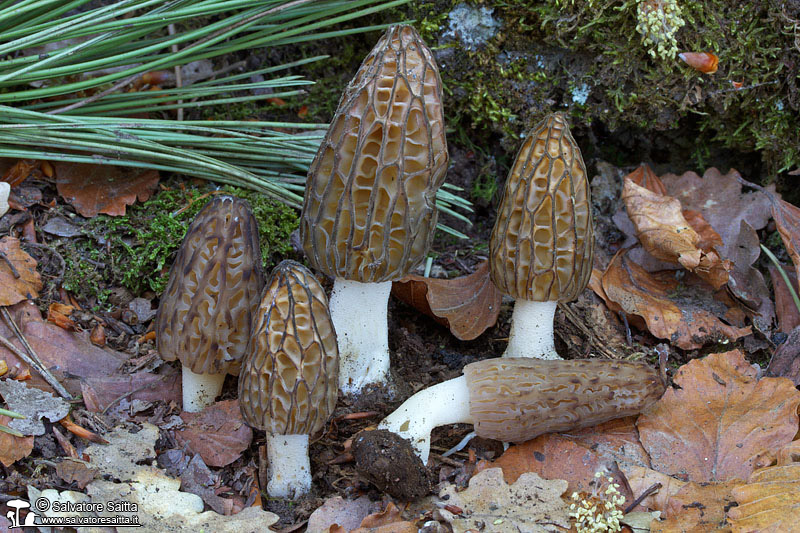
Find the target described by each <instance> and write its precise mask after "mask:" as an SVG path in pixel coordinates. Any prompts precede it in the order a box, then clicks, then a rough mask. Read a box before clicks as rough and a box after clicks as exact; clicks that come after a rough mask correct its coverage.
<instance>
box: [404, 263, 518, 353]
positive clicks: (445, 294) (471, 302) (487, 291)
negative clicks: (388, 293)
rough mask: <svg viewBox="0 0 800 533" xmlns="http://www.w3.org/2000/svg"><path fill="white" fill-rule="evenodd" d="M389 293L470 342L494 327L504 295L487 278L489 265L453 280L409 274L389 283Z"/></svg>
mask: <svg viewBox="0 0 800 533" xmlns="http://www.w3.org/2000/svg"><path fill="white" fill-rule="evenodd" d="M392 294H394V295H395V296H396V297H397V298H399V299H400V300H402V301H403V302H405V303H407V304H409V305H411V306H413V307H414V308H416V309H417V310H418V311H421V312H423V313H425V314H426V315H428V316H430V317H433V318H434V319H435V320H436V321H437V322H439V323H440V324H442V325H443V326H446V327H448V328H450V332H451V333H452V334H453V335H455V336H456V338H457V339H459V340H462V341H471V340H473V339H475V338H477V337H478V336H479V335H480V334H481V333H483V332H484V331H486V330H487V329H488V328H490V327H492V326H494V325H495V323H496V322H497V315H499V314H500V302H501V300H502V297H503V295H502V294H500V291H498V290H497V287H495V286H494V283H492V281H491V279H489V262H488V261H484V262H483V263H481V264H480V265H479V266H478V268H477V269H476V270H475V272H473V273H472V274H469V275H467V276H461V277H459V278H454V279H435V278H426V277H423V276H417V275H413V274H412V275H409V276H405V277H404V278H402V279H400V280H398V281H395V282H394V283H392Z"/></svg>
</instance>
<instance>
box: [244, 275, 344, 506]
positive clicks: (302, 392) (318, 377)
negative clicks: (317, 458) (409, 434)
mask: <svg viewBox="0 0 800 533" xmlns="http://www.w3.org/2000/svg"><path fill="white" fill-rule="evenodd" d="M338 374H339V352H338V349H337V346H336V332H335V331H334V329H333V323H332V321H331V319H330V314H329V312H328V299H327V297H326V296H325V291H324V290H323V289H322V286H321V285H320V284H319V282H318V281H317V279H316V278H315V277H314V275H313V274H312V273H311V272H309V270H308V269H307V268H306V267H304V266H303V265H301V264H299V263H296V262H294V261H288V260H287V261H283V262H281V263H280V264H279V265H278V266H277V267H275V270H274V271H273V273H272V276H271V277H270V279H269V281H268V282H267V287H266V288H265V290H264V296H263V298H262V299H261V304H260V305H259V307H258V310H257V312H256V317H255V322H254V323H253V336H252V338H251V339H250V344H248V347H247V355H246V357H245V360H244V363H243V366H242V372H241V375H240V376H239V406H240V408H241V411H242V416H243V417H244V420H245V422H247V423H248V424H249V425H251V426H253V427H255V428H258V429H263V430H265V431H266V432H267V457H268V459H269V482H268V484H267V492H268V493H269V495H270V496H273V497H278V498H296V497H298V496H300V495H302V494H305V493H306V492H308V491H309V490H310V488H311V466H310V463H309V458H308V439H309V435H313V434H314V433H317V432H319V431H320V430H321V429H322V428H323V427H324V425H325V421H326V420H327V419H328V417H329V416H330V415H331V413H333V409H334V407H335V406H336V396H337V389H338V388H337V385H338Z"/></svg>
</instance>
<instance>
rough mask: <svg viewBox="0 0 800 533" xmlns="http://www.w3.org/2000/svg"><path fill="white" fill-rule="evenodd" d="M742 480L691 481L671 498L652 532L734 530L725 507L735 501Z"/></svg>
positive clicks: (654, 523)
mask: <svg viewBox="0 0 800 533" xmlns="http://www.w3.org/2000/svg"><path fill="white" fill-rule="evenodd" d="M741 484H742V482H741V481H730V482H728V483H709V484H700V483H691V482H690V483H687V484H686V485H684V486H683V487H682V488H681V489H680V490H679V491H678V492H677V493H676V494H675V495H673V496H671V497H670V498H669V501H668V502H667V506H666V509H664V511H663V514H662V516H663V517H664V518H665V520H664V521H661V522H653V526H655V527H652V528H651V532H652V533H656V532H663V533H667V532H670V533H671V532H684V533H706V532H708V533H711V532H718V531H719V532H721V531H730V528H729V527H728V526H727V524H726V523H725V510H726V509H727V508H729V507H730V506H731V505H732V504H733V494H732V493H731V491H732V490H735V488H736V487H738V486H740V485H741Z"/></svg>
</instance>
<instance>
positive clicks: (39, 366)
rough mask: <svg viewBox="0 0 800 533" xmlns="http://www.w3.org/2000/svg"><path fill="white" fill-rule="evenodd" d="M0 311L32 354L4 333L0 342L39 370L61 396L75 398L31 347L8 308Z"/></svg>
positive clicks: (0, 336) (68, 398) (0, 337)
mask: <svg viewBox="0 0 800 533" xmlns="http://www.w3.org/2000/svg"><path fill="white" fill-rule="evenodd" d="M0 313H2V315H3V318H4V319H5V320H6V322H7V323H8V325H9V326H10V327H11V329H12V331H13V332H14V333H15V334H16V335H17V338H18V339H19V340H20V342H22V344H23V346H25V349H26V350H27V351H28V353H29V354H30V355H28V354H26V353H24V352H23V351H21V350H20V349H19V348H17V347H16V346H14V345H13V344H12V343H11V341H10V340H8V339H6V338H5V337H3V336H2V335H0V344H2V345H3V346H5V347H6V348H7V349H8V350H10V351H11V353H13V354H14V355H16V356H17V357H19V358H20V359H22V360H23V361H24V362H25V363H27V364H28V366H31V367H33V369H34V370H36V371H37V372H39V374H41V375H42V377H43V378H44V380H45V381H46V382H47V383H48V384H49V385H50V386H51V387H53V389H55V391H56V392H57V393H58V394H59V396H61V397H62V398H64V399H66V400H70V401H71V400H73V399H74V398H73V397H72V395H71V394H70V393H69V392H67V389H65V388H64V386H63V385H61V383H59V382H58V380H57V379H56V378H55V377H54V376H53V375H52V374H51V373H50V372H49V371H48V370H47V369H46V368H45V367H44V365H43V364H42V362H41V361H40V360H39V357H38V356H37V355H36V352H34V351H33V348H31V347H30V344H28V341H27V339H25V336H24V335H23V334H22V332H21V331H20V330H19V328H18V327H17V324H16V323H15V322H14V320H13V319H12V318H11V314H10V313H9V312H8V310H7V309H6V308H5V307H0Z"/></svg>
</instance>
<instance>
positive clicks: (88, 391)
mask: <svg viewBox="0 0 800 533" xmlns="http://www.w3.org/2000/svg"><path fill="white" fill-rule="evenodd" d="M162 370H163V369H162ZM80 386H81V397H82V398H83V402H84V404H85V405H86V409H87V410H89V411H93V412H96V413H99V412H102V411H104V410H105V409H106V408H107V407H109V406H110V405H112V404H123V403H126V402H130V401H133V400H141V401H143V402H154V401H158V400H160V401H163V402H164V403H166V404H169V403H170V402H173V401H174V402H175V403H176V404H178V405H180V403H181V375H180V372H177V371H172V370H170V369H166V371H163V372H162V373H160V374H153V373H151V372H147V371H144V370H142V371H139V372H134V373H133V374H128V373H124V372H113V373H111V374H109V375H104V376H89V377H85V378H83V379H81V383H80ZM120 398H123V401H120Z"/></svg>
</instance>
